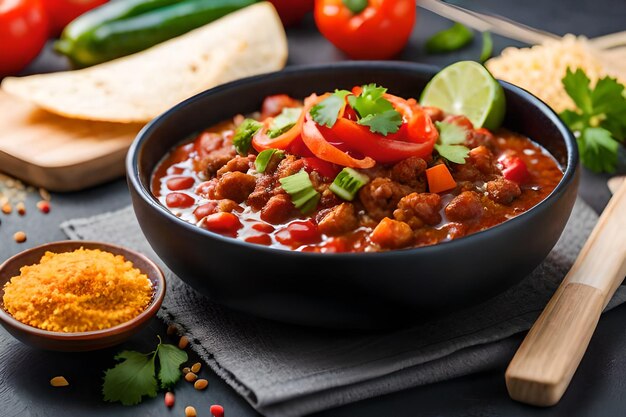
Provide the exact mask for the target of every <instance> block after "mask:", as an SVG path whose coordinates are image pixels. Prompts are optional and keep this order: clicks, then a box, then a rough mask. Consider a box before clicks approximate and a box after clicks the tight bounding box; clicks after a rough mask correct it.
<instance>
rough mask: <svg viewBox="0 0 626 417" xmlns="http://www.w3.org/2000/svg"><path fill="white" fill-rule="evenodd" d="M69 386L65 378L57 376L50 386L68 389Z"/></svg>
mask: <svg viewBox="0 0 626 417" xmlns="http://www.w3.org/2000/svg"><path fill="white" fill-rule="evenodd" d="M69 384H70V383H69V382H67V379H65V377H64V376H55V377H54V378H52V379H51V380H50V385H52V386H53V387H67V386H68V385H69Z"/></svg>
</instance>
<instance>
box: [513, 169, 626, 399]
mask: <svg viewBox="0 0 626 417" xmlns="http://www.w3.org/2000/svg"><path fill="white" fill-rule="evenodd" d="M624 275H626V181H623V182H622V183H621V185H620V187H619V189H618V190H617V192H616V193H615V194H614V195H613V198H611V200H610V201H609V204H608V205H607V207H606V209H605V210H604V212H603V213H602V215H601V216H600V220H599V221H598V224H597V225H596V227H595V228H594V229H593V232H591V236H589V239H588V240H587V242H586V243H585V246H584V247H583V249H582V251H581V252H580V254H579V255H578V258H577V259H576V262H575V263H574V265H573V266H572V269H571V270H570V271H569V273H568V274H567V276H566V277H565V278H564V279H563V282H562V283H561V285H560V286H559V288H558V289H557V290H556V292H555V293H554V295H553V296H552V299H551V300H550V302H549V303H548V305H547V306H546V308H545V309H544V310H543V313H541V315H540V316H539V318H538V319H537V321H536V322H535V324H534V325H533V327H532V328H531V329H530V331H529V332H528V335H527V336H526V338H525V339H524V341H523V342H522V344H521V346H520V347H519V349H518V351H517V353H516V354H515V356H514V357H513V360H512V361H511V363H510V365H509V367H508V369H507V370H506V374H505V379H506V386H507V389H508V391H509V395H510V396H511V398H513V399H514V400H517V401H521V402H524V403H528V404H533V405H538V406H551V405H554V404H556V403H557V402H558V401H559V400H560V399H561V397H562V396H563V393H564V392H565V390H566V389H567V386H568V385H569V382H570V381H571V379H572V376H573V375H574V372H575V371H576V368H578V364H579V363H580V360H581V359H582V357H583V355H584V353H585V351H586V350H587V346H588V345H589V340H590V339H591V336H592V335H593V332H594V330H595V328H596V326H597V324H598V320H599V318H600V314H601V313H602V310H604V307H606V305H607V303H608V302H609V300H610V299H611V297H612V296H613V294H614V293H615V290H616V289H617V287H618V286H619V285H620V284H621V282H622V280H623V279H624Z"/></svg>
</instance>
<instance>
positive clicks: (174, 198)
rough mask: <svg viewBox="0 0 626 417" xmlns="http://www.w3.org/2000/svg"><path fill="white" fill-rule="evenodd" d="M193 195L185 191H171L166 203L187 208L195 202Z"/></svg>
mask: <svg viewBox="0 0 626 417" xmlns="http://www.w3.org/2000/svg"><path fill="white" fill-rule="evenodd" d="M195 201H196V200H194V198H193V197H191V196H190V195H187V194H184V193H169V194H168V195H167V196H165V205H167V206H168V207H170V208H173V207H179V208H187V207H191V206H192V205H193V203H195Z"/></svg>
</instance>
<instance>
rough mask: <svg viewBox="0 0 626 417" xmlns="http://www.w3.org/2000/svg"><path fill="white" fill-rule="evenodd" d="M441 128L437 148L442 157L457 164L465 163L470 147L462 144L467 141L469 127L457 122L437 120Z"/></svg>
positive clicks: (436, 123) (438, 126) (438, 127)
mask: <svg viewBox="0 0 626 417" xmlns="http://www.w3.org/2000/svg"><path fill="white" fill-rule="evenodd" d="M435 125H436V126H437V129H439V140H438V141H437V143H436V144H435V149H436V150H437V152H439V155H440V156H441V157H442V158H445V159H447V160H448V161H451V162H454V163H456V164H464V163H465V159H466V158H467V155H469V151H470V150H469V148H468V147H467V146H464V145H461V144H462V143H464V142H465V138H466V136H467V129H465V128H464V127H463V126H459V125H457V124H455V123H447V122H435Z"/></svg>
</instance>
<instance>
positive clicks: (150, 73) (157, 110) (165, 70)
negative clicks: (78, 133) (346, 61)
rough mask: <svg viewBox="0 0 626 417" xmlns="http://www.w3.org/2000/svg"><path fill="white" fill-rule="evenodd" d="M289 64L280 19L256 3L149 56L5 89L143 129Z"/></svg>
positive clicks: (70, 112) (49, 106) (24, 80)
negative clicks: (222, 88)
mask: <svg viewBox="0 0 626 417" xmlns="http://www.w3.org/2000/svg"><path fill="white" fill-rule="evenodd" d="M286 59H287V39H286V36H285V31H284V29H283V26H282V24H281V22H280V19H279V17H278V14H277V13H276V10H275V9H274V7H273V6H272V5H271V4H269V3H258V4H254V5H252V6H249V7H246V8H245V9H242V10H239V11H237V12H234V13H231V14H229V15H227V16H225V17H223V18H221V19H219V20H217V21H215V22H213V23H210V24H208V25H205V26H203V27H201V28H198V29H195V30H193V31H191V32H188V33H186V34H185V35H182V36H179V37H177V38H174V39H171V40H169V41H166V42H163V43H161V44H159V45H156V46H154V47H152V48H150V49H147V50H145V51H142V52H139V53H136V54H133V55H129V56H127V57H124V58H119V59H116V60H114V61H110V62H107V63H104V64H100V65H96V66H93V67H90V68H86V69H81V70H76V71H65V72H57V73H52V74H41V75H32V76H28V77H19V78H18V77H8V78H5V79H4V81H3V82H2V89H3V90H4V91H6V92H8V93H10V94H12V95H14V96H17V97H20V98H22V99H24V100H27V101H30V102H32V103H34V104H36V105H38V106H40V107H42V108H44V109H46V110H48V111H51V112H53V113H57V114H60V115H62V116H66V117H71V118H76V119H85V120H99V121H107V122H121V123H131V122H140V123H142V122H147V121H149V120H151V119H153V118H154V117H156V116H158V115H159V114H161V113H162V112H164V111H165V110H167V109H169V108H170V107H172V106H173V105H175V104H177V103H179V102H181V101H183V100H185V99H187V98H189V97H191V96H193V95H194V94H197V93H199V92H201V91H204V90H206V89H208V88H211V87H214V86H216V85H218V84H222V83H225V82H228V81H231V80H234V79H237V78H241V77H246V76H250V75H255V74H260V73H265V72H271V71H276V70H279V69H281V68H283V67H284V65H285V62H286Z"/></svg>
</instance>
